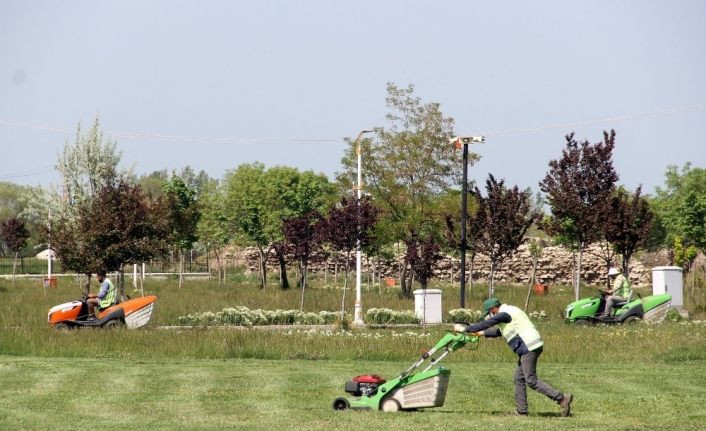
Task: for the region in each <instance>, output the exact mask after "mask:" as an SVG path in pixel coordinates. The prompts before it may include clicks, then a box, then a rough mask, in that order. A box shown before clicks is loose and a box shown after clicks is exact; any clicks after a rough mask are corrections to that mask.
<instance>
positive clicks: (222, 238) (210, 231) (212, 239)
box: [196, 183, 232, 284]
mask: <svg viewBox="0 0 706 431" xmlns="http://www.w3.org/2000/svg"><path fill="white" fill-rule="evenodd" d="M199 203H200V207H201V218H200V219H199V222H198V225H197V228H196V234H197V236H198V237H199V242H201V243H202V244H203V245H204V246H205V247H206V249H207V250H210V251H212V252H213V254H214V256H215V257H216V265H217V267H218V268H217V270H218V283H219V284H221V283H222V282H224V280H223V271H222V264H221V255H222V253H223V249H224V248H225V247H226V246H227V245H228V244H229V243H230V241H231V239H232V238H231V231H232V230H231V229H230V223H229V220H228V217H227V216H226V210H225V194H224V190H223V188H222V187H219V186H218V185H217V184H215V183H211V184H210V185H209V186H207V187H206V190H203V191H202V194H201V197H200V198H199Z"/></svg>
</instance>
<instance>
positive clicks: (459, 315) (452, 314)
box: [448, 308, 483, 323]
mask: <svg viewBox="0 0 706 431" xmlns="http://www.w3.org/2000/svg"><path fill="white" fill-rule="evenodd" d="M482 314H483V312H482V311H481V310H471V309H469V308H456V309H454V310H449V318H448V322H449V323H454V322H465V323H472V322H477V321H479V320H480V317H481V315H482Z"/></svg>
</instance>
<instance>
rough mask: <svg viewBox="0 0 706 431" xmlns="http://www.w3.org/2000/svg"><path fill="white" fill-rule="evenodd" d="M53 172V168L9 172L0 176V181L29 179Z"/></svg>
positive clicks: (44, 167) (45, 167) (43, 167)
mask: <svg viewBox="0 0 706 431" xmlns="http://www.w3.org/2000/svg"><path fill="white" fill-rule="evenodd" d="M53 170H54V166H42V167H40V168H35V169H30V170H26V171H19V172H10V173H3V174H0V180H10V179H13V178H22V177H31V176H33V175H39V174H44V173H47V172H51V171H53Z"/></svg>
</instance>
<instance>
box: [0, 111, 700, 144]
mask: <svg viewBox="0 0 706 431" xmlns="http://www.w3.org/2000/svg"><path fill="white" fill-rule="evenodd" d="M704 110H706V104H701V105H688V106H680V107H677V108H671V109H665V110H661V111H653V112H645V113H640V114H628V115H620V116H614V117H607V118H601V119H595V120H585V121H575V122H570V123H558V124H554V125H549V126H541V127H527V128H510V129H499V130H490V131H487V132H485V133H483V134H484V135H485V136H501V135H510V134H521V133H535V132H541V131H545V130H553V129H570V128H573V127H578V126H587V125H591V124H600V123H612V122H619V121H627V120H637V119H642V118H647V117H662V116H667V115H674V114H677V113H683V112H698V111H704ZM0 126H4V127H15V128H21V129H30V130H43V131H48V132H57V133H65V134H73V133H74V132H75V129H74V128H70V127H61V126H52V125H40V124H30V123H18V122H11V121H2V120H0ZM104 132H105V133H106V134H107V135H109V136H110V137H111V138H114V139H126V140H152V141H166V142H182V143H198V144H241V145H247V144H340V143H343V142H344V139H343V138H320V139H292V138H213V137H200V136H176V135H162V134H151V133H132V132H116V131H109V130H106V131H104Z"/></svg>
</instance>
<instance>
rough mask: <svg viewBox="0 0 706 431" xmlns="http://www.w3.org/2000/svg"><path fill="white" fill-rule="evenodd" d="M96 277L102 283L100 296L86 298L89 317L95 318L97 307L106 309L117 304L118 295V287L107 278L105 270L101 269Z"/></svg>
mask: <svg viewBox="0 0 706 431" xmlns="http://www.w3.org/2000/svg"><path fill="white" fill-rule="evenodd" d="M96 278H98V282H99V283H100V284H101V287H100V290H99V291H98V296H95V297H89V298H88V299H87V300H86V303H87V304H88V318H89V319H95V318H96V314H95V313H94V309H95V307H98V310H99V311H100V310H104V309H106V308H108V307H110V306H111V305H113V304H115V298H116V297H117V289H115V286H114V285H113V282H111V281H110V280H109V279H107V278H105V270H102V269H101V270H100V271H98V272H97V273H96Z"/></svg>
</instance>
